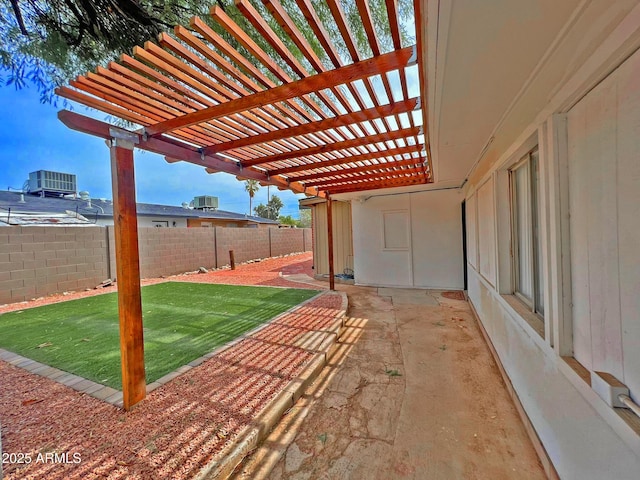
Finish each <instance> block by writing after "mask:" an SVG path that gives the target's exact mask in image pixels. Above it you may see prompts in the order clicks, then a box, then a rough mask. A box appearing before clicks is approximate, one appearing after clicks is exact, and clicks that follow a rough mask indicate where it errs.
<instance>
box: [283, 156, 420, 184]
mask: <svg viewBox="0 0 640 480" xmlns="http://www.w3.org/2000/svg"><path fill="white" fill-rule="evenodd" d="M425 161H426V159H425V158H424V157H422V158H411V159H409V160H397V161H393V162H384V163H376V164H373V165H364V166H362V167H351V168H341V169H338V170H326V171H322V172H316V173H310V174H307V175H299V176H296V177H289V179H290V180H292V181H296V182H305V180H322V179H323V178H328V177H344V176H349V175H352V174H354V173H362V172H372V171H377V170H392V169H394V168H399V167H420V166H422V165H424V163H423V162H425ZM305 185H307V183H306V182H305Z"/></svg>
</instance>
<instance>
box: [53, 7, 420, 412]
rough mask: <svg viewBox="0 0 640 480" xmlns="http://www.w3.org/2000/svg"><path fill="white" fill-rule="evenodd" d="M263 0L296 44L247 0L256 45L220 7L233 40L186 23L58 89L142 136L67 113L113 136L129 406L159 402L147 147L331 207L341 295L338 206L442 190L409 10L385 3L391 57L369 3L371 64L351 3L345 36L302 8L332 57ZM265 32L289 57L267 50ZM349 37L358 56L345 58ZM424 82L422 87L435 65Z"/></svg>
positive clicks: (71, 121) (220, 20) (342, 28)
mask: <svg viewBox="0 0 640 480" xmlns="http://www.w3.org/2000/svg"><path fill="white" fill-rule="evenodd" d="M262 3H263V4H264V5H265V6H266V8H267V9H268V10H269V12H270V14H271V16H272V17H273V19H274V21H275V22H277V24H278V26H279V27H280V28H279V30H280V35H282V34H283V32H284V34H285V35H286V36H287V37H288V38H286V39H284V38H281V37H280V36H279V34H278V33H277V32H276V31H275V30H274V29H273V28H272V27H271V26H270V24H269V23H268V22H267V21H266V20H265V19H264V18H263V17H262V16H261V15H260V13H259V12H258V10H257V9H256V8H255V7H253V6H252V5H251V4H250V3H249V1H248V0H236V6H237V8H238V9H239V10H240V12H242V15H243V16H244V17H245V18H246V19H247V20H248V21H249V23H250V24H251V25H252V34H253V35H254V37H252V36H251V35H250V34H249V33H247V32H245V31H243V30H242V29H241V27H240V26H239V25H238V24H237V23H235V22H234V21H233V20H232V19H231V18H230V17H229V16H228V15H227V14H226V13H225V11H224V10H223V9H222V8H220V7H219V6H215V7H213V8H212V9H211V17H212V20H213V21H214V22H215V23H217V24H218V25H219V26H220V27H221V28H222V30H219V31H224V32H226V34H227V35H226V37H227V40H226V39H225V38H223V36H222V35H220V34H219V33H217V32H216V30H215V29H213V28H211V27H210V26H209V24H207V23H206V22H205V21H203V20H202V19H200V18H197V17H196V18H193V19H192V20H191V22H190V26H189V27H188V28H186V27H182V26H178V27H176V28H175V29H174V32H173V34H172V35H169V34H166V33H165V34H161V35H160V36H159V38H158V41H157V43H153V42H147V43H146V44H145V45H144V47H136V48H134V50H133V55H131V56H130V55H127V54H123V55H122V56H121V57H120V61H119V62H111V63H109V65H108V66H107V68H102V67H98V69H97V70H96V71H95V72H90V73H87V74H86V75H83V76H79V77H78V78H76V79H75V80H73V81H71V82H70V86H69V87H60V88H58V89H57V94H58V95H60V96H62V97H65V98H67V99H69V100H73V101H75V102H79V103H81V104H84V105H86V106H88V107H91V108H94V109H97V110H99V111H102V112H104V113H107V114H109V115H111V116H113V117H117V118H120V119H122V120H124V121H127V122H130V123H132V124H135V125H137V126H138V128H135V129H130V130H125V129H122V128H117V127H114V126H113V125H111V124H109V123H105V122H102V121H99V120H96V119H93V118H90V117H86V116H83V115H79V114H77V113H74V112H70V111H61V112H59V114H58V116H59V118H60V120H61V121H62V122H64V123H65V125H67V126H68V127H69V128H72V129H75V130H79V131H82V132H85V133H88V134H91V135H95V136H98V137H101V138H104V139H106V140H107V141H108V142H109V144H110V148H111V158H112V174H113V178H112V180H113V195H114V223H115V237H116V264H117V279H118V291H119V314H120V338H121V355H122V371H123V394H124V406H125V408H126V409H129V408H130V407H131V406H133V405H134V404H135V403H137V402H139V401H140V400H141V399H143V398H144V396H145V392H146V384H145V374H144V349H143V337H142V311H141V302H140V275H139V261H138V235H137V222H136V212H135V205H136V201H135V179H134V169H133V149H134V148H140V149H143V150H148V151H151V152H155V153H158V154H161V155H164V156H165V159H166V160H167V161H168V162H177V161H186V162H190V163H193V164H197V165H201V166H203V167H205V168H206V171H207V172H209V173H215V172H226V173H230V174H233V175H236V177H237V178H238V179H240V180H242V179H255V180H258V181H259V182H260V183H262V184H263V185H266V184H271V185H275V186H276V187H278V188H280V189H289V190H292V191H293V192H296V193H305V194H307V195H311V196H314V195H315V196H320V197H325V198H326V199H327V216H328V228H329V259H330V261H329V264H330V287H331V289H333V288H334V284H333V279H334V276H333V262H332V257H333V254H332V251H333V242H332V236H333V235H332V219H331V196H332V195H335V194H339V193H346V192H358V191H365V190H372V189H381V188H392V187H403V186H410V185H420V184H425V183H428V182H430V181H431V172H432V169H431V164H430V162H431V160H430V157H429V154H428V152H429V146H428V140H427V139H426V128H424V126H425V125H426V109H425V107H426V103H425V102H424V100H422V99H421V98H420V95H416V96H414V97H410V95H409V90H410V88H409V80H408V75H409V74H408V68H409V67H411V66H412V65H415V64H417V63H418V62H419V60H420V55H419V52H420V48H419V46H420V42H421V39H420V31H421V29H420V28H417V29H416V33H417V45H413V46H405V47H403V46H402V43H401V35H400V23H399V17H398V10H397V5H396V0H385V3H386V7H387V18H388V22H389V31H390V32H391V42H390V44H392V45H393V48H392V49H391V50H390V51H386V52H384V51H382V47H381V42H380V40H379V38H378V36H377V33H376V31H377V29H376V28H375V26H374V23H373V20H372V16H371V12H370V9H369V4H368V2H367V0H356V4H357V8H358V12H359V14H360V18H361V20H362V27H363V30H364V32H365V34H366V38H367V40H368V44H369V47H370V48H369V50H370V52H371V53H372V55H371V56H369V57H368V58H365V56H364V55H363V54H362V53H360V52H359V51H358V48H357V46H356V41H355V39H354V34H353V32H352V31H351V27H350V25H349V23H348V22H347V18H346V15H345V12H344V11H343V9H342V7H341V5H340V3H339V0H327V1H326V3H327V5H328V7H329V9H330V11H331V15H332V18H333V22H334V25H335V26H334V28H333V29H332V30H331V31H332V35H330V34H329V33H328V30H327V27H326V26H325V25H323V23H322V22H321V20H320V18H319V16H318V14H317V12H316V11H315V9H314V6H313V4H312V1H311V0H296V3H297V6H298V8H299V10H300V12H301V13H302V14H303V16H304V18H305V19H306V22H307V25H306V27H308V28H309V29H310V31H312V32H313V34H314V36H315V37H316V38H317V40H318V42H319V44H320V45H321V46H322V49H323V50H324V54H325V55H323V57H324V60H323V59H321V58H320V57H319V56H318V54H317V53H316V52H315V51H314V49H313V48H312V46H311V44H310V43H309V42H308V41H307V40H306V38H305V36H304V35H303V33H302V31H301V30H300V28H299V27H298V25H297V24H296V23H295V22H294V20H293V19H292V17H291V16H290V15H289V13H288V12H287V11H286V9H285V8H284V7H283V6H282V5H281V4H280V3H279V1H278V0H262ZM416 3H419V2H416ZM416 7H417V8H416V12H415V20H416V25H420V23H421V18H420V9H419V5H416ZM335 27H337V31H335ZM255 35H259V36H260V37H262V41H261V43H263V44H264V42H266V44H268V45H269V46H270V47H271V49H272V50H273V52H275V53H276V54H277V55H278V56H279V58H277V59H274V58H272V57H271V56H270V54H268V53H267V52H266V51H265V50H264V49H263V48H261V47H260V46H259V43H258V42H256V40H255V38H256V37H255ZM336 36H338V38H339V41H340V42H342V44H343V45H344V47H346V51H347V52H348V57H345V56H344V55H340V54H339V52H338V49H337V48H336V45H335V43H334V41H335V39H336ZM230 39H233V42H232V43H234V44H235V45H236V46H235V47H234V46H233V45H232V44H231V43H230V41H228V40H230ZM287 45H295V48H296V49H297V52H294V51H292V49H291V47H287ZM271 55H272V54H271ZM413 71H414V76H416V77H417V76H418V74H419V75H420V76H422V68H418V69H417V72H416V69H413ZM414 81H415V82H416V83H417V82H418V80H417V78H416V79H415V80H414ZM420 91H421V92H422V89H421V90H420ZM423 129H424V130H423Z"/></svg>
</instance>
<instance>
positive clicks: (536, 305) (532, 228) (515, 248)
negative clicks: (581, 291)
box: [510, 148, 544, 315]
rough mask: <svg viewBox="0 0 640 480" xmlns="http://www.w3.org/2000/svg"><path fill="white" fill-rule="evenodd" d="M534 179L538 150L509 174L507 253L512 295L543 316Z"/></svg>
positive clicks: (526, 157) (538, 216)
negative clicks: (510, 263)
mask: <svg viewBox="0 0 640 480" xmlns="http://www.w3.org/2000/svg"><path fill="white" fill-rule="evenodd" d="M538 178H539V177H538V149H537V148H535V149H534V150H532V151H531V152H529V153H528V154H527V155H525V156H524V158H522V159H521V160H520V162H518V163H517V164H516V165H515V166H514V167H513V168H512V169H511V170H510V179H511V217H512V226H513V229H512V245H511V251H512V256H513V278H514V289H513V290H514V292H513V293H514V294H515V295H516V296H517V297H518V298H519V299H520V300H522V301H523V302H524V303H525V304H526V305H527V306H528V307H529V308H530V309H531V311H532V312H534V313H537V314H539V315H544V293H543V292H544V290H543V279H542V261H541V251H542V250H541V240H542V239H541V235H540V211H539V208H538Z"/></svg>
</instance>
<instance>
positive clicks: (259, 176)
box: [58, 110, 322, 196]
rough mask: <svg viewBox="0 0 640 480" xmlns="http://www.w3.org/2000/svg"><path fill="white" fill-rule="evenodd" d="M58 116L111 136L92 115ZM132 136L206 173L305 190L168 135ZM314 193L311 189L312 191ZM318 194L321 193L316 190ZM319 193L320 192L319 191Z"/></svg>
mask: <svg viewBox="0 0 640 480" xmlns="http://www.w3.org/2000/svg"><path fill="white" fill-rule="evenodd" d="M58 118H59V119H60V121H61V122H62V123H64V124H65V125H66V126H67V127H69V128H71V129H72V130H77V131H80V132H83V133H88V134H90V135H94V136H96V137H100V138H104V139H106V140H108V139H109V138H111V136H110V134H109V129H110V128H112V127H113V126H112V125H109V124H108V123H105V122H101V121H100V120H96V119H93V118H89V117H85V116H83V115H79V114H77V113H74V112H70V111H68V110H62V111H60V112H58ZM129 133H131V134H133V135H135V136H136V137H137V139H138V144H137V148H140V149H142V150H147V151H149V152H153V153H157V154H159V155H164V156H167V157H169V158H171V159H175V160H179V161H185V162H189V163H193V164H196V165H200V166H203V167H205V168H207V171H208V172H209V173H211V172H216V171H218V172H226V173H230V174H232V175H241V176H242V177H245V178H251V179H254V180H258V181H259V182H265V183H269V184H271V185H275V186H277V187H278V188H280V187H282V188H286V189H290V190H292V191H293V192H295V193H308V192H307V190H308V189H306V188H305V187H304V185H302V184H300V183H299V182H291V181H289V180H287V179H286V178H282V177H280V176H278V175H267V173H264V172H260V171H257V170H254V169H251V168H242V167H241V166H240V165H238V164H236V163H232V162H227V161H225V160H223V159H220V158H218V157H216V156H211V155H204V154H201V153H200V152H199V151H198V149H197V148H195V147H192V146H190V145H187V144H184V143H182V142H179V141H177V140H173V139H167V138H155V137H148V138H146V139H145V138H144V135H142V134H140V133H136V132H129ZM312 193H314V192H312ZM317 193H318V194H320V192H317ZM320 196H322V194H320Z"/></svg>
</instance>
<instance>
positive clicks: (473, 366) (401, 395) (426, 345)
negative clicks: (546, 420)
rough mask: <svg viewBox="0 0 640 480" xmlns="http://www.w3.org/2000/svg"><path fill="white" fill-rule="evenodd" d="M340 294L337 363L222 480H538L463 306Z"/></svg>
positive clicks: (405, 295)
mask: <svg viewBox="0 0 640 480" xmlns="http://www.w3.org/2000/svg"><path fill="white" fill-rule="evenodd" d="M340 289H341V290H345V291H347V292H348V294H349V301H350V309H349V311H348V315H347V321H346V328H345V331H344V333H343V335H342V336H341V338H340V343H339V344H338V345H339V348H338V350H337V353H336V355H335V356H334V357H333V359H332V361H331V362H330V363H329V365H328V366H327V368H325V369H324V370H323V372H322V373H321V375H320V376H319V377H318V380H317V381H316V382H315V383H314V384H313V385H311V386H310V387H309V388H308V389H307V390H306V392H305V394H304V395H303V396H302V397H301V398H300V400H299V401H298V403H297V404H296V405H295V406H294V407H293V408H292V409H291V410H290V411H289V412H288V414H287V415H286V416H285V417H284V418H283V420H282V422H281V423H280V424H279V425H278V426H277V427H276V428H275V429H274V431H273V432H272V433H271V435H269V437H267V439H266V440H265V442H264V443H263V445H262V446H261V447H260V448H259V449H258V450H257V451H256V452H255V453H254V454H253V455H252V456H251V457H250V458H249V459H247V461H246V462H245V463H244V465H242V467H241V468H238V469H237V470H236V472H235V474H234V475H233V477H232V478H235V479H236V480H238V479H243V480H244V479H262V478H269V479H273V480H276V479H278V480H280V479H287V480H288V479H315V478H322V479H365V478H366V479H395V478H408V479H436V480H439V479H442V480H445V479H447V480H448V479H455V478H459V479H467V478H478V479H480V478H486V479H492V480H495V479H498V480H499V479H505V480H506V479H513V478H527V479H543V478H545V474H544V471H543V469H542V466H541V464H540V462H539V460H538V457H537V456H536V453H535V451H534V448H533V445H532V444H531V442H530V440H529V438H528V437H527V434H526V431H525V429H524V427H523V425H522V423H521V421H520V418H519V417H518V415H517V412H516V409H515V407H514V405H513V403H512V401H511V398H510V397H509V395H508V393H507V390H506V388H505V385H504V383H503V382H502V378H501V377H500V374H499V371H498V368H497V366H496V364H495V363H494V361H493V358H492V357H491V354H490V352H489V349H488V348H487V345H486V344H485V343H484V340H483V338H482V336H481V334H480V331H479V330H478V326H477V324H476V323H475V319H474V317H473V316H472V314H471V311H470V310H469V306H468V304H467V303H466V302H465V301H461V300H451V299H447V298H444V297H442V296H441V292H439V291H425V290H422V291H416V290H413V291H406V290H405V289H379V290H378V289H374V288H364V287H340ZM411 298H415V302H414V303H413V304H412V303H410V299H411ZM424 298H431V299H433V300H434V301H435V302H436V305H429V304H427V305H425V304H424V303H422V300H423V299H424Z"/></svg>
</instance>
